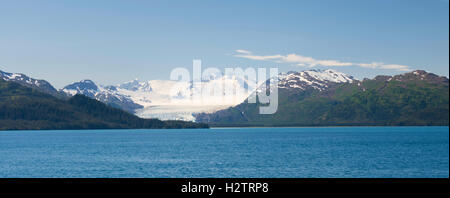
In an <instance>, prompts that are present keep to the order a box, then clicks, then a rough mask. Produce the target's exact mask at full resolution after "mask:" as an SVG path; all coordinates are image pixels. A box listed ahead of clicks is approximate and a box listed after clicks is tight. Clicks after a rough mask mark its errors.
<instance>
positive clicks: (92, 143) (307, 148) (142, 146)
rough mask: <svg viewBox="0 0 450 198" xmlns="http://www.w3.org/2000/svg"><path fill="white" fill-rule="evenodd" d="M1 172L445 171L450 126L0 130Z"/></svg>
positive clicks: (425, 173)
mask: <svg viewBox="0 0 450 198" xmlns="http://www.w3.org/2000/svg"><path fill="white" fill-rule="evenodd" d="M0 177H102V178H103V177H158V178H159V177H301V178H303V177H346V178H347V177H351V178H353V177H370V178H372V177H383V178H384V177H402V178H404V177H446V178H448V177H449V128H448V127H329V128H228V129H183V130H82V131H0Z"/></svg>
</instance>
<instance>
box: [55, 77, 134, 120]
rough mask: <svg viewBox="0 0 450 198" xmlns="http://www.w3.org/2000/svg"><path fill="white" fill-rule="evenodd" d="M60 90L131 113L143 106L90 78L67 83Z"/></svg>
mask: <svg viewBox="0 0 450 198" xmlns="http://www.w3.org/2000/svg"><path fill="white" fill-rule="evenodd" d="M61 91H63V92H65V93H66V94H68V95H70V96H73V95H76V94H83V95H85V96H88V97H90V98H94V99H97V100H98V101H101V102H103V103H106V104H109V105H111V106H113V107H118V108H121V109H123V110H126V111H128V112H132V113H134V112H135V110H136V109H140V108H143V106H141V105H139V104H136V103H135V102H133V100H132V99H130V98H129V97H127V96H124V95H122V94H120V93H118V92H117V91H115V90H114V89H113V87H112V86H108V87H99V86H97V85H96V84H95V83H94V82H93V81H92V80H82V81H80V82H76V83H73V84H70V85H67V86H65V87H64V88H63V89H61Z"/></svg>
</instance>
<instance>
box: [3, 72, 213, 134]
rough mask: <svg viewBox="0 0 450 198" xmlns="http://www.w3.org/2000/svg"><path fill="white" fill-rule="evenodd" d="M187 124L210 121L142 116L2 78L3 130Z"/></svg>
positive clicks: (82, 97) (158, 126)
mask: <svg viewBox="0 0 450 198" xmlns="http://www.w3.org/2000/svg"><path fill="white" fill-rule="evenodd" d="M184 127H187V128H197V127H207V125H204V124H196V123H191V122H177V121H170V122H167V121H166V122H165V121H160V120H157V119H141V118H139V117H137V116H135V115H132V114H130V113H127V112H125V111H122V110H120V109H117V108H112V107H109V106H108V105H105V104H103V103H101V102H99V101H97V100H93V99H90V98H87V97H86V96H83V95H75V96H73V97H72V98H70V99H69V100H67V101H66V100H60V99H57V98H55V97H53V96H51V95H48V94H45V93H42V92H40V91H38V90H36V89H32V88H28V87H25V86H22V85H20V84H18V83H15V82H9V81H4V80H0V130H19V129H123V128H184Z"/></svg>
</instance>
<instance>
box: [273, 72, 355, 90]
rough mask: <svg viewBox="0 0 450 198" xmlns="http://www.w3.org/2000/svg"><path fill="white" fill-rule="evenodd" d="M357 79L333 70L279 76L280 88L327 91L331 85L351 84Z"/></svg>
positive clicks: (290, 73)
mask: <svg viewBox="0 0 450 198" xmlns="http://www.w3.org/2000/svg"><path fill="white" fill-rule="evenodd" d="M354 80H355V79H354V78H353V76H349V75H347V74H344V73H341V72H337V71H335V70H332V69H327V70H307V71H301V72H292V71H291V72H288V73H286V74H280V75H279V76H278V88H283V89H288V88H297V89H303V90H305V89H308V88H314V89H318V90H323V89H326V88H327V87H328V86H329V84H330V83H332V84H336V83H351V82H353V81H354Z"/></svg>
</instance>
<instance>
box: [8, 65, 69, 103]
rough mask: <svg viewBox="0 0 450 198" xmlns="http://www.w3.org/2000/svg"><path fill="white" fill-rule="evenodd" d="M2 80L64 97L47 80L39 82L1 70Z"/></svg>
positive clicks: (23, 75)
mask: <svg viewBox="0 0 450 198" xmlns="http://www.w3.org/2000/svg"><path fill="white" fill-rule="evenodd" d="M0 79H2V80H5V81H11V82H16V83H19V84H21V85H23V86H26V87H30V88H33V89H36V90H39V91H41V92H44V93H47V94H50V95H52V96H56V97H63V96H64V95H63V94H61V93H59V92H58V91H57V90H56V89H55V88H54V87H53V86H52V85H51V84H50V83H49V82H47V81H45V80H37V79H34V78H30V77H28V76H26V75H25V74H18V73H8V72H3V71H1V70H0Z"/></svg>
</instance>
